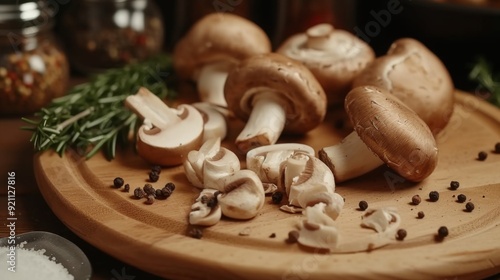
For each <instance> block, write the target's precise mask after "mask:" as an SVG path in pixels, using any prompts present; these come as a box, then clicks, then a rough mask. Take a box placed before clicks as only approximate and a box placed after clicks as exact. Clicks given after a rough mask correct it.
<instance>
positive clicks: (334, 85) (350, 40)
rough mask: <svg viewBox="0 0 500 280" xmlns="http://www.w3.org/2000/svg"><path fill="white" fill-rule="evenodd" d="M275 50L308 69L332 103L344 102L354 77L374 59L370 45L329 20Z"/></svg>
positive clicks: (296, 35)
mask: <svg viewBox="0 0 500 280" xmlns="http://www.w3.org/2000/svg"><path fill="white" fill-rule="evenodd" d="M276 52H277V53H281V54H283V55H286V56H288V57H290V58H293V59H295V60H298V61H300V62H302V63H303V64H304V65H305V66H306V67H307V68H309V70H311V72H312V73H313V74H314V76H315V77H316V78H317V79H318V81H319V82H320V84H321V86H322V87H323V89H324V90H325V92H326V95H327V98H328V104H330V105H332V104H342V103H343V101H344V97H345V96H346V94H347V93H348V92H349V90H350V89H351V85H352V81H353V80H354V78H355V77H356V76H357V75H358V73H360V72H361V71H362V70H363V69H364V68H365V67H366V66H367V65H368V64H369V63H371V62H372V61H373V60H374V59H375V52H374V51H373V49H372V48H371V47H370V45H368V44H367V43H365V42H364V41H363V40H361V39H359V38H358V37H357V36H356V35H354V34H352V33H350V32H348V31H345V30H341V29H335V28H334V27H333V26H332V25H331V24H327V23H322V24H318V25H314V26H312V27H310V28H309V29H307V30H306V31H305V32H304V33H299V34H295V35H293V36H291V37H290V38H288V39H287V40H286V41H285V42H283V43H282V44H281V46H279V48H278V49H277V50H276Z"/></svg>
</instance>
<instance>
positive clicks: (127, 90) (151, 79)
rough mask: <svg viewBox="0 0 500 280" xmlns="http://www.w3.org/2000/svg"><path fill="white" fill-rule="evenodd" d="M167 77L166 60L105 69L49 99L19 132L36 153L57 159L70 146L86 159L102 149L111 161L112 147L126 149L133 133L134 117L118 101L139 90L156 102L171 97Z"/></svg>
mask: <svg viewBox="0 0 500 280" xmlns="http://www.w3.org/2000/svg"><path fill="white" fill-rule="evenodd" d="M172 73H173V68H172V62H171V57H170V56H168V55H160V56H158V57H155V58H153V59H151V60H148V61H145V62H142V63H137V64H133V65H129V66H126V67H123V68H119V69H112V70H108V71H106V72H104V73H102V74H99V75H97V76H95V77H93V78H92V79H91V80H90V81H89V82H87V83H83V84H79V85H76V86H74V87H73V88H72V89H70V91H69V92H68V94H67V95H65V96H62V97H59V98H55V99H54V100H52V102H51V104H49V105H48V106H46V107H45V108H42V109H40V111H38V112H37V113H36V114H35V119H28V118H23V120H24V122H25V123H27V124H28V126H24V127H22V129H25V130H29V131H32V132H33V135H32V137H31V139H30V141H31V142H32V143H33V146H34V148H35V150H37V151H44V150H48V149H53V150H55V151H56V152H57V153H59V154H60V155H62V154H63V153H64V152H65V150H66V149H67V148H68V147H72V148H75V149H76V150H77V151H78V152H80V153H81V154H83V155H85V157H86V158H90V157H92V156H94V155H95V154H96V153H97V152H99V151H101V150H104V154H105V155H106V157H107V158H108V159H112V158H114V157H115V155H116V151H115V150H116V147H117V145H118V142H119V141H121V142H125V143H123V144H126V141H128V140H129V139H134V137H135V133H136V131H135V130H136V127H137V122H138V118H137V116H136V115H135V114H134V113H133V112H132V111H130V110H129V109H127V108H126V107H125V106H124V104H123V102H124V100H125V99H126V98H127V96H129V95H131V94H135V93H136V92H137V90H138V89H139V87H141V86H142V87H146V88H148V89H149V90H150V91H151V92H153V93H155V94H156V95H158V96H159V97H160V98H162V99H163V98H174V97H175V95H176V93H175V92H174V91H173V89H172V87H171V86H170V83H169V82H171V80H172V77H173V75H171V74H172Z"/></svg>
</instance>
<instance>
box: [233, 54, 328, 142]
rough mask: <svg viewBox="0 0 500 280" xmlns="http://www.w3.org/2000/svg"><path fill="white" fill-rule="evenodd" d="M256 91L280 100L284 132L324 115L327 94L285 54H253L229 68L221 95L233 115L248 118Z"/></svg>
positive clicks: (312, 123)
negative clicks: (282, 110)
mask: <svg viewBox="0 0 500 280" xmlns="http://www.w3.org/2000/svg"><path fill="white" fill-rule="evenodd" d="M258 94H269V95H270V96H269V97H270V98H271V99H276V98H278V99H280V100H281V101H280V102H281V103H282V106H283V107H284V109H285V112H286V123H285V127H284V129H283V131H284V132H288V133H305V132H307V131H310V130H311V129H313V128H315V127H316V126H318V125H319V124H320V123H321V122H322V121H323V119H324V118H325V115H326V109H327V108H326V106H327V104H326V95H325V92H324V90H323V88H322V87H321V85H320V84H319V82H318V80H317V79H316V78H315V77H314V75H313V74H312V73H311V71H309V69H307V67H305V66H304V65H303V64H301V63H300V62H298V61H295V60H293V59H291V58H288V57H286V56H284V55H281V54H277V53H266V54H260V55H255V56H252V57H250V58H247V59H245V60H243V61H241V62H240V63H239V64H238V65H237V66H235V67H234V68H233V69H231V71H229V75H228V77H227V80H226V84H225V86H224V95H225V98H226V101H227V104H228V108H229V110H231V111H232V112H233V113H234V114H235V116H237V117H238V118H240V119H242V120H247V119H248V118H249V116H250V113H251V111H252V107H253V99H254V97H255V96H256V95H258Z"/></svg>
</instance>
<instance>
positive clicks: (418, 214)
mask: <svg viewBox="0 0 500 280" xmlns="http://www.w3.org/2000/svg"><path fill="white" fill-rule="evenodd" d="M417 217H418V218H419V219H423V218H424V217H425V213H424V211H418V213H417Z"/></svg>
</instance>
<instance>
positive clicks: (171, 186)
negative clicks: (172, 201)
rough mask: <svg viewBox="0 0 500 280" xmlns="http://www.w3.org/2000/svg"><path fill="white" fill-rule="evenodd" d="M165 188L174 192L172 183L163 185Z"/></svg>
mask: <svg viewBox="0 0 500 280" xmlns="http://www.w3.org/2000/svg"><path fill="white" fill-rule="evenodd" d="M165 188H167V189H169V190H170V191H172V192H173V191H174V190H175V184H174V183H172V182H168V183H166V184H165Z"/></svg>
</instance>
